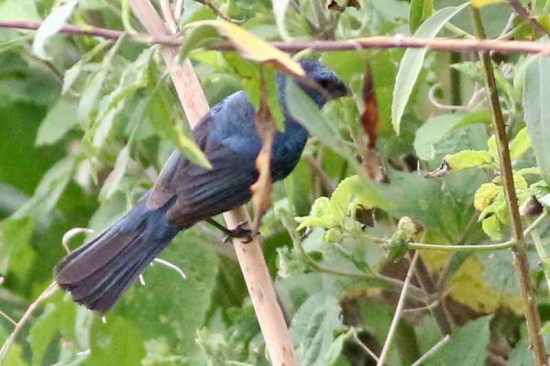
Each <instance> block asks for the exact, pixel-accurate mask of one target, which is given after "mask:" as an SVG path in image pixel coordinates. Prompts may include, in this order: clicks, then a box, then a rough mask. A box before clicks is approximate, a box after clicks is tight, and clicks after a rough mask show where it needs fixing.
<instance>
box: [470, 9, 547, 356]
mask: <svg viewBox="0 0 550 366" xmlns="http://www.w3.org/2000/svg"><path fill="white" fill-rule="evenodd" d="M472 10H473V12H474V19H475V23H476V28H477V31H478V34H479V37H480V38H485V29H484V28H483V22H482V20H481V14H480V12H479V10H478V9H475V8H472ZM480 56H481V59H482V61H483V66H484V68H485V79H486V80H485V82H486V85H487V88H486V90H487V93H488V98H489V102H490V105H491V114H492V117H493V127H494V129H495V134H496V137H497V144H498V157H499V163H500V170H501V172H502V178H503V180H504V191H505V193H506V203H507V206H508V212H509V214H510V219H511V221H512V232H513V236H514V240H515V241H516V242H517V245H516V246H514V247H513V251H514V257H515V261H514V263H515V265H516V270H517V272H518V277H519V282H520V284H521V296H522V300H523V307H524V311H525V320H526V323H527V331H528V333H529V340H530V341H531V347H532V351H533V356H534V358H535V364H536V365H538V366H543V365H547V364H548V356H547V354H546V349H545V347H544V342H543V340H542V336H541V334H540V329H541V321H540V315H539V311H538V307H537V303H536V301H535V296H534V291H533V285H532V283H531V279H530V277H529V262H528V259H527V243H526V242H525V237H524V235H523V228H522V225H521V216H520V213H519V207H518V200H517V195H516V188H515V184H514V172H513V170H512V160H511V158H510V150H509V148H508V136H507V134H506V124H505V122H504V117H503V115H502V110H501V107H500V102H499V96H498V88H497V84H496V80H495V74H494V70H493V64H492V62H491V58H490V56H489V53H488V52H482V53H481V55H480Z"/></svg>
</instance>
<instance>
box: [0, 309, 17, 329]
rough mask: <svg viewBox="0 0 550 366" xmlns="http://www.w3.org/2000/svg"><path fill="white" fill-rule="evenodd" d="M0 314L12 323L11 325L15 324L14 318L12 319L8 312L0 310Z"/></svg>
mask: <svg viewBox="0 0 550 366" xmlns="http://www.w3.org/2000/svg"><path fill="white" fill-rule="evenodd" d="M0 316H2V317H4V319H6V320H7V321H9V322H10V323H12V324H13V325H15V326H17V322H16V321H15V320H13V318H12V317H11V316H9V315H8V314H6V313H5V312H3V311H2V310H0Z"/></svg>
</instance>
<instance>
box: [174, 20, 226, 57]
mask: <svg viewBox="0 0 550 366" xmlns="http://www.w3.org/2000/svg"><path fill="white" fill-rule="evenodd" d="M221 39H222V38H221V36H220V34H219V33H218V32H217V31H216V29H214V28H212V27H192V28H187V29H185V33H184V42H183V44H182V46H181V47H180V50H179V55H178V57H179V58H180V59H185V58H186V57H189V54H190V53H191V51H193V50H196V49H197V48H202V47H206V46H208V45H211V44H212V43H214V42H217V41H219V40H221Z"/></svg>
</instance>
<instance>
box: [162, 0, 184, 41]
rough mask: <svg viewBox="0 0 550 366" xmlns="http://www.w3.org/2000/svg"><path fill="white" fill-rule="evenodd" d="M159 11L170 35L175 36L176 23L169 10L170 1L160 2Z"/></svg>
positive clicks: (163, 0) (170, 9)
mask: <svg viewBox="0 0 550 366" xmlns="http://www.w3.org/2000/svg"><path fill="white" fill-rule="evenodd" d="M160 10H161V12H162V17H163V18H164V22H165V23H166V25H167V26H168V29H169V30H170V33H172V34H175V33H177V31H178V28H179V27H178V22H177V21H176V18H175V15H174V13H173V12H172V8H170V0H160Z"/></svg>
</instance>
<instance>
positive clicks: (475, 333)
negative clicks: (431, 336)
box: [424, 316, 491, 366]
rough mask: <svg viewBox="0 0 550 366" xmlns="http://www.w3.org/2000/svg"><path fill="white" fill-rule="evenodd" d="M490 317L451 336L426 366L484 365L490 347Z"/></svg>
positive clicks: (475, 321) (477, 320)
mask: <svg viewBox="0 0 550 366" xmlns="http://www.w3.org/2000/svg"><path fill="white" fill-rule="evenodd" d="M490 321H491V317H490V316H484V317H481V318H478V319H476V320H472V321H470V322H468V323H467V324H466V325H465V326H463V327H462V328H459V329H458V330H457V331H456V332H454V333H453V334H452V335H451V339H450V340H449V341H448V342H447V343H445V345H443V347H441V348H440V349H439V350H438V351H436V353H435V354H434V355H433V356H431V357H430V358H428V359H427V360H426V362H425V363H424V365H426V366H436V365H437V366H441V365H484V364H485V357H486V355H487V346H488V345H489V337H490V335H491V333H490V330H489V322H490Z"/></svg>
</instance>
